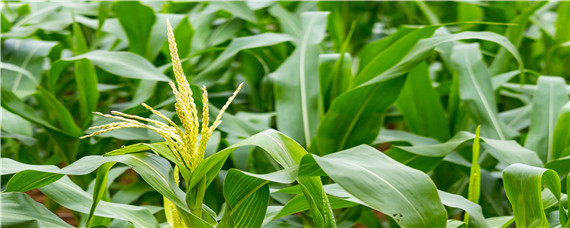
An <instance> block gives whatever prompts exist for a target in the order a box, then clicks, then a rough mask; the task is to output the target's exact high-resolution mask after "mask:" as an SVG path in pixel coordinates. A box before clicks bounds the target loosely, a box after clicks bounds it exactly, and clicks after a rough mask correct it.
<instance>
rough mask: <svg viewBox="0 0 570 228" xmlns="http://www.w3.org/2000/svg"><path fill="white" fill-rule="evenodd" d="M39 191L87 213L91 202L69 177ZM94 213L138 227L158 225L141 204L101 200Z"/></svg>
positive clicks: (58, 201) (72, 208)
mask: <svg viewBox="0 0 570 228" xmlns="http://www.w3.org/2000/svg"><path fill="white" fill-rule="evenodd" d="M40 191H42V193H44V194H45V195H46V196H47V197H49V198H51V199H52V200H54V201H55V202H57V203H59V204H61V205H63V206H64V207H66V208H68V209H70V210H73V211H78V212H81V213H85V214H88V213H89V208H90V205H91V202H92V200H93V199H92V198H91V194H89V193H87V192H85V191H83V190H82V189H81V188H80V187H79V186H77V185H76V184H75V183H73V182H72V181H71V180H70V179H69V177H63V178H62V179H60V180H58V181H56V182H54V183H52V184H50V185H47V186H44V187H41V188H40ZM94 215H97V216H101V217H107V218H116V219H121V220H126V221H130V222H132V223H133V224H134V225H135V226H138V227H158V223H157V221H156V219H155V218H154V216H152V214H151V213H150V211H149V210H148V209H146V208H144V207H141V206H131V205H126V204H118V203H111V202H105V201H101V202H99V205H98V207H97V209H96V210H95V211H94Z"/></svg>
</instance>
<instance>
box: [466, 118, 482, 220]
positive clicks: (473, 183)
mask: <svg viewBox="0 0 570 228" xmlns="http://www.w3.org/2000/svg"><path fill="white" fill-rule="evenodd" d="M480 130H481V126H477V132H476V133H475V139H474V140H473V156H472V157H471V173H470V174H469V191H468V195H467V198H468V199H469V201H471V202H473V203H475V204H478V203H479V196H480V195H481V166H480V165H479V134H480ZM464 221H465V223H466V224H467V225H469V222H470V221H469V214H467V215H465V219H464Z"/></svg>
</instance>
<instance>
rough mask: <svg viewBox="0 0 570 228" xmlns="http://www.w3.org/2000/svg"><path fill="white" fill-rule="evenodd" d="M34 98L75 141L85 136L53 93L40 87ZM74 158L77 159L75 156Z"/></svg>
mask: <svg viewBox="0 0 570 228" xmlns="http://www.w3.org/2000/svg"><path fill="white" fill-rule="evenodd" d="M34 97H35V98H36V99H37V100H38V101H39V103H40V107H42V108H43V111H44V112H45V113H46V114H47V115H48V116H52V117H53V119H55V120H56V122H57V126H58V127H59V129H61V130H62V131H63V132H64V133H66V134H67V135H69V136H72V137H74V138H75V139H77V138H79V136H81V135H82V134H83V131H82V130H81V129H80V128H79V127H78V126H77V125H76V124H75V120H74V119H73V116H72V115H71V113H70V112H69V110H67V108H66V107H65V106H63V104H62V103H61V102H60V101H59V100H58V99H57V98H56V97H55V96H54V95H53V94H52V93H50V92H49V91H47V90H46V89H44V88H42V87H38V93H36V94H34ZM72 157H75V155H74V156H72Z"/></svg>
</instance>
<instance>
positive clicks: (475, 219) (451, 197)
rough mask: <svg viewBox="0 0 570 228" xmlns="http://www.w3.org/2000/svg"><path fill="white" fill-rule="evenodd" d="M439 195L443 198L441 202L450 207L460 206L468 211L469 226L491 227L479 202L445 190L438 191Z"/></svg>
mask: <svg viewBox="0 0 570 228" xmlns="http://www.w3.org/2000/svg"><path fill="white" fill-rule="evenodd" d="M437 193H438V194H439V197H440V198H441V202H442V203H443V204H444V205H445V206H448V207H454V208H460V209H462V210H464V211H465V212H467V214H468V215H469V222H466V223H467V224H469V225H468V226H471V227H490V226H489V224H487V221H485V217H484V216H483V211H482V209H481V206H479V204H477V203H474V202H471V201H470V200H467V199H465V197H463V196H461V195H456V194H452V193H448V192H444V191H439V190H438V191H437Z"/></svg>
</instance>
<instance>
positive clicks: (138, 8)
mask: <svg viewBox="0 0 570 228" xmlns="http://www.w3.org/2000/svg"><path fill="white" fill-rule="evenodd" d="M113 11H114V12H115V14H116V15H117V18H118V19H119V23H121V26H122V27H123V29H124V30H125V33H126V34H127V38H128V39H129V51H131V52H133V53H137V54H139V55H142V56H144V55H145V52H146V51H147V48H148V41H149V37H150V32H151V28H152V25H153V24H154V22H155V20H156V16H155V15H154V10H153V9H152V8H151V7H149V6H146V5H143V4H142V3H140V2H138V1H117V2H115V3H114V4H113Z"/></svg>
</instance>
